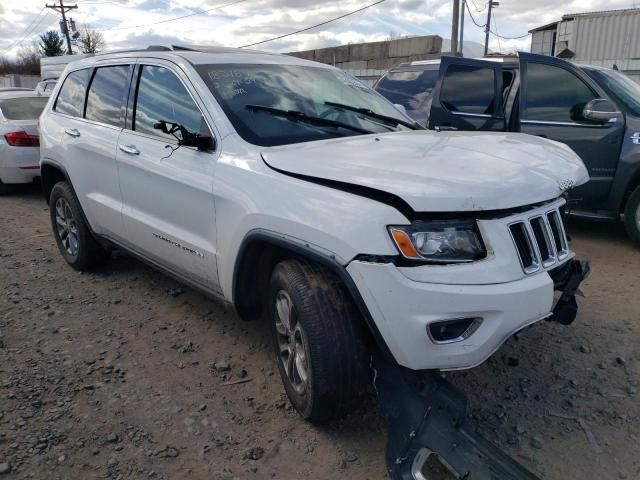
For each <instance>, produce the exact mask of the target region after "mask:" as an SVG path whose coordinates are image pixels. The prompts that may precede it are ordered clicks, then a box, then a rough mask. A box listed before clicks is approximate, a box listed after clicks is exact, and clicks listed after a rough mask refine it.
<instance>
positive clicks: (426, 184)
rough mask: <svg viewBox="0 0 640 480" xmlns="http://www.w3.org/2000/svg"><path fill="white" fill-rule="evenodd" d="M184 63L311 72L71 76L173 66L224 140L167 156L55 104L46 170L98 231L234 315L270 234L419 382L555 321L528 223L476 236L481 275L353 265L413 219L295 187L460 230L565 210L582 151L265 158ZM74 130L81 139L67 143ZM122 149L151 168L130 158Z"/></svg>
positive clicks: (387, 141)
mask: <svg viewBox="0 0 640 480" xmlns="http://www.w3.org/2000/svg"><path fill="white" fill-rule="evenodd" d="M145 55H147V56H149V58H146V59H145V58H144V56H145ZM141 57H142V58H141ZM187 60H190V61H192V62H195V63H283V64H309V63H308V62H305V61H303V60H299V59H295V58H293V57H281V56H277V55H269V54H265V55H261V54H252V53H242V54H198V53H194V52H187V53H184V52H183V53H180V55H177V54H174V53H171V52H153V54H151V53H147V54H145V53H141V52H137V53H124V54H119V55H113V56H105V57H104V58H100V57H95V58H91V59H85V60H82V61H80V62H76V63H74V64H72V65H70V67H69V69H76V68H79V67H81V66H85V67H86V66H91V65H94V64H95V63H98V62H100V64H102V65H104V64H107V63H108V62H116V61H117V62H120V63H123V61H129V62H139V63H148V62H162V64H163V65H166V66H170V68H171V69H172V70H173V71H174V73H176V74H177V75H178V76H179V77H180V78H181V79H182V81H183V82H184V84H185V85H186V86H187V88H188V90H189V92H190V94H191V95H192V97H193V99H194V100H195V102H196V103H197V105H198V106H199V107H200V108H201V109H202V113H203V115H204V117H205V120H206V121H207V123H208V124H209V127H210V128H211V130H212V133H213V135H214V137H215V140H216V148H215V151H214V152H201V151H198V150H196V149H192V148H186V147H182V148H180V149H178V150H176V151H175V152H174V153H173V154H172V155H171V156H168V154H169V151H168V149H167V148H165V147H166V142H163V141H161V140H159V139H158V138H152V137H150V136H148V135H147V136H145V135H141V134H139V133H136V132H133V131H131V130H127V129H123V130H120V129H116V128H113V127H111V129H108V128H106V126H103V125H97V124H92V123H91V122H86V121H85V120H82V119H71V118H70V117H67V116H65V115H60V114H57V113H55V112H52V111H51V106H52V103H53V102H50V103H49V105H48V107H47V109H46V110H45V113H44V114H43V117H42V123H41V130H42V132H41V145H42V161H43V162H53V163H54V164H56V165H61V166H62V167H63V168H64V169H65V170H66V172H68V175H69V178H70V181H71V182H72V184H73V187H74V188H75V190H76V192H77V193H78V197H79V199H80V203H81V204H82V207H83V209H84V211H85V214H86V216H87V219H88V221H89V222H90V224H91V227H92V228H93V230H94V231H95V232H97V233H103V234H105V235H108V236H109V237H111V238H113V239H115V240H118V241H119V243H120V244H124V245H125V246H127V247H128V248H130V249H131V250H133V251H135V252H136V253H139V254H141V255H143V256H145V257H147V258H149V259H151V260H153V261H154V262H156V263H158V264H160V265H161V266H163V267H165V268H166V269H169V270H172V271H174V272H177V273H180V274H182V275H184V276H188V277H189V278H191V279H193V280H194V281H196V282H197V283H199V284H201V285H203V286H205V287H207V289H209V290H210V291H212V292H216V293H220V294H221V295H222V296H223V297H224V298H226V299H227V300H228V301H230V302H231V301H232V299H233V298H234V292H233V288H234V284H233V282H234V274H235V273H236V272H235V268H236V265H237V263H236V262H237V260H238V258H237V257H238V253H239V251H240V248H241V246H242V242H243V240H244V239H245V238H247V236H249V235H251V234H252V233H255V232H268V233H270V234H272V235H275V236H277V237H279V238H282V239H286V240H287V241H289V242H291V243H293V244H296V245H299V246H301V247H304V248H306V249H308V250H312V251H314V252H317V253H319V254H321V255H323V256H325V257H327V258H330V259H332V261H334V262H336V263H338V264H339V265H341V266H342V267H344V268H345V269H346V272H347V273H348V274H349V275H350V276H351V278H352V279H353V281H354V282H355V285H356V286H357V289H358V291H359V292H360V294H361V296H362V298H363V300H364V302H365V304H366V307H367V308H368V310H369V312H370V314H371V317H372V319H373V321H374V322H375V324H376V326H377V328H378V330H379V331H380V333H381V334H382V337H383V339H384V341H385V342H386V343H387V345H388V346H389V349H390V350H391V351H392V353H393V354H394V356H395V358H396V360H397V361H398V362H399V363H400V364H402V365H405V366H407V367H410V368H419V369H426V368H445V369H450V368H467V367H471V366H473V365H476V364H478V363H480V362H482V361H483V360H484V359H486V358H487V357H488V356H489V355H490V354H491V353H492V352H493V351H495V349H496V348H497V347H498V346H499V345H500V344H501V343H502V342H503V341H504V340H505V339H506V338H507V337H508V336H509V335H511V334H513V333H514V332H515V331H517V330H519V329H520V328H522V327H523V326H525V325H527V324H530V323H532V322H535V321H537V320H539V319H541V318H543V317H545V316H546V315H548V314H549V313H550V311H551V306H552V302H553V282H552V280H551V278H550V277H549V275H548V273H547V272H546V271H544V270H542V271H540V272H539V273H536V274H533V275H526V276H525V274H524V272H523V269H522V267H521V266H520V264H519V260H518V255H517V251H516V248H515V245H514V242H513V240H512V239H511V237H510V235H509V230H508V224H509V222H511V221H514V219H520V218H524V217H525V216H526V214H510V215H507V216H504V215H502V216H501V217H499V218H489V219H485V220H479V221H478V227H479V229H480V231H481V233H482V237H483V240H484V243H485V244H486V247H487V256H486V258H484V259H482V260H480V261H476V262H472V263H468V264H460V265H443V266H433V265H425V266H419V267H397V266H395V265H394V264H392V263H367V262H365V261H361V260H359V259H357V258H356V257H358V256H359V255H376V256H383V257H384V256H386V257H394V256H397V255H398V249H397V248H396V246H395V245H394V243H393V242H392V240H391V238H390V236H389V233H388V231H387V226H389V225H406V224H408V223H410V221H409V219H408V218H407V217H406V216H405V215H404V214H403V213H401V212H400V211H399V210H398V209H396V208H395V207H393V206H391V205H388V204H386V203H384V202H383V201H379V200H375V199H372V198H366V197H364V196H361V195H358V194H355V193H348V192H346V191H342V190H340V189H336V188H332V187H331V186H327V185H322V184H319V183H316V182H314V181H308V180H305V179H304V178H296V177H295V176H293V175H292V174H297V175H301V176H308V177H314V178H317V179H321V180H332V181H338V182H344V183H347V184H350V185H356V186H362V187H368V188H371V189H376V190H380V191H383V192H387V193H391V194H393V195H395V196H397V197H400V198H401V199H403V200H404V201H405V202H406V203H408V204H409V205H410V206H411V207H412V208H413V209H414V210H415V211H417V212H454V213H453V214H452V216H453V217H454V218H455V213H456V212H473V211H477V212H481V211H487V210H497V209H511V208H514V207H519V206H523V205H530V204H536V203H540V202H546V201H553V200H554V199H556V198H558V197H559V196H560V195H561V194H562V193H563V192H564V190H566V188H567V187H569V186H575V185H579V184H581V183H584V182H585V181H586V180H587V173H586V170H585V168H584V165H583V164H582V162H581V161H580V159H579V158H578V157H577V156H576V155H575V154H574V153H573V152H572V151H571V150H570V149H568V148H567V147H565V146H563V145H561V144H558V143H555V142H551V141H547V140H544V139H539V138H534V137H525V136H521V135H516V134H495V135H486V134H465V133H463V134H460V133H444V132H443V133H433V132H413V133H400V132H397V133H389V134H383V135H363V136H359V137H351V138H345V139H337V140H328V141H317V142H310V143H301V144H296V145H290V146H285V147H271V148H265V147H258V146H255V145H252V144H249V143H247V142H246V141H244V140H243V139H242V138H241V137H240V136H239V135H238V134H237V133H235V130H234V128H233V126H232V124H231V123H230V122H229V120H228V119H227V117H226V116H225V114H224V113H223V111H222V109H221V108H220V106H219V105H218V104H217V102H216V101H215V99H214V97H213V95H211V93H210V92H209V91H208V89H207V87H206V85H205V84H204V82H203V81H202V80H201V78H200V77H199V76H198V74H197V72H196V71H195V70H194V68H193V66H192V65H191V64H190V63H189V61H187ZM313 65H316V66H317V67H318V68H332V67H327V66H321V65H317V64H313ZM63 77H64V75H63ZM61 83H62V82H60V84H61ZM60 84H59V85H58V86H57V87H56V91H54V93H53V95H52V98H55V97H56V96H57V90H59V88H60ZM94 127H95V129H94ZM68 128H75V129H77V130H78V131H79V132H80V136H77V137H70V136H69V135H68V134H66V133H65V129H68ZM123 146H124V147H131V148H134V149H135V150H136V151H137V152H138V153H137V154H131V153H126V152H123V151H122V150H121V149H120V147H123ZM277 170H280V171H277ZM560 201H561V200H559V202H560ZM553 205H556V206H557V204H553ZM545 208H547V207H545ZM519 215H520V216H519ZM572 256H573V255H572V254H571V255H569V256H568V257H567V258H566V259H564V260H563V261H567V260H569V259H570V258H571V257H572ZM469 315H478V316H482V317H483V318H484V322H483V324H482V326H481V327H480V328H479V329H478V331H477V332H476V333H475V334H474V335H472V336H471V337H469V338H468V339H467V340H465V341H464V342H459V343H453V344H448V345H435V344H434V343H430V342H429V339H428V336H427V332H426V326H427V325H428V324H429V323H430V322H432V321H436V320H442V319H449V318H459V317H460V316H465V317H466V316H469Z"/></svg>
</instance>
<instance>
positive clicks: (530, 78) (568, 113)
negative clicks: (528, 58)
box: [522, 63, 597, 122]
mask: <svg viewBox="0 0 640 480" xmlns="http://www.w3.org/2000/svg"><path fill="white" fill-rule="evenodd" d="M525 82H526V85H525V87H526V92H525V96H526V98H525V102H524V109H523V113H522V119H523V120H538V121H553V122H575V121H581V120H584V118H583V117H582V109H583V108H584V106H585V104H586V103H587V102H589V101H590V100H593V99H594V98H597V96H596V95H595V94H594V93H593V91H592V90H591V88H589V87H588V86H587V85H586V84H585V83H584V82H583V81H582V80H581V79H580V78H578V77H577V76H576V75H574V74H573V73H571V72H570V71H569V70H565V69H564V68H561V67H556V66H553V65H545V64H542V63H528V64H527V73H526V78H525Z"/></svg>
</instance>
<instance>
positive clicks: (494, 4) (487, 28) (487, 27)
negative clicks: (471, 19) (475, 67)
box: [484, 0, 500, 57]
mask: <svg viewBox="0 0 640 480" xmlns="http://www.w3.org/2000/svg"><path fill="white" fill-rule="evenodd" d="M498 5H500V2H493V1H491V0H489V10H488V11H487V24H486V25H485V27H484V32H485V36H484V56H485V57H486V56H487V55H488V54H489V32H490V31H491V9H492V8H493V7H497V6H498Z"/></svg>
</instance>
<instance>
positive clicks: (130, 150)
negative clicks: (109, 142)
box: [119, 145, 140, 155]
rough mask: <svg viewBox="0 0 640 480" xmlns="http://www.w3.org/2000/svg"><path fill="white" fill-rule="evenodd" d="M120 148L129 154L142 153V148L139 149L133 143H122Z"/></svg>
mask: <svg viewBox="0 0 640 480" xmlns="http://www.w3.org/2000/svg"><path fill="white" fill-rule="evenodd" d="M119 148H120V150H122V151H123V152H124V153H128V154H129V155H140V150H138V149H137V148H136V147H135V146H133V145H120V147H119Z"/></svg>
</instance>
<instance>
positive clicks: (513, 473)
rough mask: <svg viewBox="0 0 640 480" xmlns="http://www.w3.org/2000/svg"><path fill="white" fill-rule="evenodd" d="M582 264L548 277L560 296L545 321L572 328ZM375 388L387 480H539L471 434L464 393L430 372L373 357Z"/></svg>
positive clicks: (584, 270) (583, 273)
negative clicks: (384, 428)
mask: <svg viewBox="0 0 640 480" xmlns="http://www.w3.org/2000/svg"><path fill="white" fill-rule="evenodd" d="M589 271H590V267H589V263H588V262H586V261H578V260H571V261H569V262H567V263H566V264H564V265H563V266H561V267H560V268H558V269H556V270H554V271H550V272H549V273H550V275H551V277H552V279H553V282H554V289H555V290H556V291H558V292H559V297H558V298H557V301H556V304H555V306H554V308H553V312H552V314H551V315H550V316H549V320H550V321H555V322H558V323H561V324H563V325H569V324H570V323H572V322H573V321H574V320H575V318H576V315H577V309H578V306H577V302H576V299H575V296H576V295H577V294H578V295H580V294H581V292H580V290H579V286H580V283H581V282H582V281H583V280H584V279H585V278H586V277H587V276H588V275H589ZM372 368H373V371H374V386H375V389H376V392H377V394H378V399H379V401H380V405H381V408H382V410H383V413H384V415H385V417H386V418H387V421H388V423H389V427H388V428H389V436H388V440H387V451H386V464H387V470H388V473H389V476H390V478H391V479H392V480H498V479H499V480H535V479H538V477H537V476H536V475H535V474H533V473H532V472H530V471H529V470H528V469H527V468H525V467H524V466H522V465H521V464H519V463H518V462H517V461H516V460H514V459H513V458H512V457H510V456H509V455H508V454H506V453H505V452H504V451H503V450H502V449H500V448H499V447H498V446H496V445H494V444H492V443H491V442H489V441H488V440H486V439H484V438H483V437H481V436H480V435H479V434H477V433H476V428H475V425H474V424H473V422H472V421H471V420H469V419H468V418H467V402H466V397H465V395H464V393H462V392H461V391H460V390H458V389H457V388H455V387H454V386H453V385H452V384H451V383H449V382H448V381H447V380H445V379H444V378H443V377H442V376H440V375H439V374H438V373H436V372H434V371H421V372H420V371H413V370H410V369H407V368H404V367H402V366H400V365H398V364H397V363H396V362H395V361H394V360H393V359H391V358H389V357H387V356H384V355H382V354H378V355H376V356H374V358H373V360H372Z"/></svg>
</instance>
